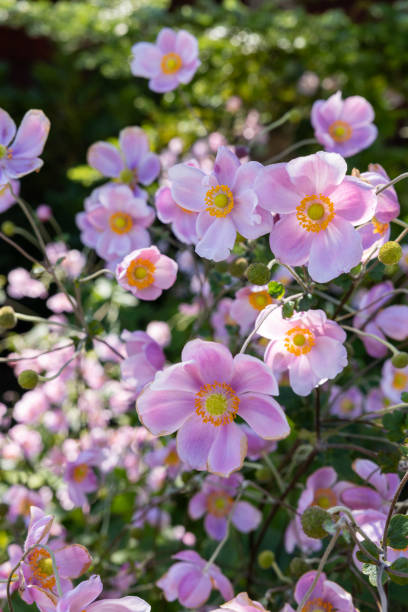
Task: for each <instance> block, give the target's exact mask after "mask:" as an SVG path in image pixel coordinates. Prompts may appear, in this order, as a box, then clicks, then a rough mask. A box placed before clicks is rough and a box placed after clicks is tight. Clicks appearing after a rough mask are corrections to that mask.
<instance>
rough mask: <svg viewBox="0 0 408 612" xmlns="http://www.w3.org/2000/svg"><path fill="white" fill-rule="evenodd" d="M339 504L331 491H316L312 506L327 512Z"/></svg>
mask: <svg viewBox="0 0 408 612" xmlns="http://www.w3.org/2000/svg"><path fill="white" fill-rule="evenodd" d="M336 504H337V497H336V495H335V493H333V491H332V490H331V489H316V491H315V494H314V497H313V501H312V506H319V507H320V508H324V509H325V510H327V509H328V508H332V507H333V506H335V505H336Z"/></svg>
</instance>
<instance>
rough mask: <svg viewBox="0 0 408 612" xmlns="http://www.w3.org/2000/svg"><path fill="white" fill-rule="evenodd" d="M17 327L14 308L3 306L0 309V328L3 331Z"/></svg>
mask: <svg viewBox="0 0 408 612" xmlns="http://www.w3.org/2000/svg"><path fill="white" fill-rule="evenodd" d="M16 325H17V317H16V313H15V312H14V308H12V307H11V306H3V307H2V308H0V327H2V328H3V329H13V327H15V326H16Z"/></svg>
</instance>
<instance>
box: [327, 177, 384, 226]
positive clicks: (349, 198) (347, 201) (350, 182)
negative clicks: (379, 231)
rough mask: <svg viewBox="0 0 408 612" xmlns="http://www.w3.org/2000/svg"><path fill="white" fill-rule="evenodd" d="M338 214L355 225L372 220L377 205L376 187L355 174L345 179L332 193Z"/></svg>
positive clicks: (332, 199) (331, 197)
mask: <svg viewBox="0 0 408 612" xmlns="http://www.w3.org/2000/svg"><path fill="white" fill-rule="evenodd" d="M330 199H331V201H332V202H333V204H334V210H335V211H336V214H339V215H341V216H342V217H343V218H344V219H346V220H347V221H350V222H351V223H352V224H353V225H358V224H360V223H366V222H367V221H371V219H372V218H373V216H374V213H375V209H376V206H377V197H376V195H375V189H374V188H373V187H371V185H368V184H367V183H365V182H364V181H361V180H359V179H358V178H355V177H354V176H346V177H345V179H344V181H343V182H342V183H341V184H340V185H339V186H338V187H337V188H336V189H335V190H334V191H332V193H331V194H330Z"/></svg>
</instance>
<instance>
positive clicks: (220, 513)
mask: <svg viewBox="0 0 408 612" xmlns="http://www.w3.org/2000/svg"><path fill="white" fill-rule="evenodd" d="M233 503H234V500H233V499H232V497H230V496H229V495H227V494H226V493H225V492H224V491H213V492H212V493H210V494H209V496H208V497H207V510H208V512H209V513H210V514H214V516H217V517H218V518H222V517H224V516H227V515H228V514H229V512H230V510H231V508H232V506H233Z"/></svg>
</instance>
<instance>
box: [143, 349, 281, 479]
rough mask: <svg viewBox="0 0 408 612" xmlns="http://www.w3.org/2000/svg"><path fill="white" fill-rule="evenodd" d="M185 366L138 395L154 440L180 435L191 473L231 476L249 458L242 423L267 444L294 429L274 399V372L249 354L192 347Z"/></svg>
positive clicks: (181, 452)
mask: <svg viewBox="0 0 408 612" xmlns="http://www.w3.org/2000/svg"><path fill="white" fill-rule="evenodd" d="M181 358H182V361H181V363H178V364H176V365H173V366H171V367H169V368H167V369H165V370H164V371H163V372H158V373H157V374H156V377H155V379H154V381H153V382H152V383H151V384H150V385H149V386H147V387H146V389H145V390H144V391H143V393H142V394H141V395H140V396H139V398H138V401H137V404H136V408H137V411H138V414H139V418H140V420H141V422H142V423H143V425H145V427H147V429H149V431H150V432H151V433H153V434H154V435H159V436H163V435H169V434H172V433H174V432H175V431H177V430H179V431H178V434H177V452H178V454H179V457H180V459H181V460H182V461H185V462H186V463H187V464H188V465H190V466H191V468H194V469H197V470H208V471H209V472H213V473H215V474H218V475H220V476H229V475H230V474H231V473H232V472H234V471H236V470H239V469H240V468H241V466H242V464H243V461H244V458H245V456H246V454H247V447H248V443H247V438H246V435H245V432H244V430H243V429H242V428H240V427H239V426H238V425H237V424H236V423H235V418H236V417H237V416H239V417H241V418H243V419H244V420H245V421H246V422H247V423H248V425H249V426H250V427H251V428H252V429H254V430H255V432H256V433H257V434H258V435H259V436H261V437H262V438H264V439H269V440H279V439H281V438H286V437H287V436H288V435H289V432H290V427H289V424H288V422H287V420H286V417H285V415H284V413H283V410H282V408H281V407H280V406H279V404H278V403H277V402H276V401H275V400H274V399H273V398H272V397H271V395H274V394H277V392H278V385H277V382H276V379H275V377H274V375H273V373H272V372H271V370H270V369H269V368H268V367H267V366H266V365H265V364H264V363H262V362H261V361H260V360H259V359H257V358H255V357H251V356H249V355H236V356H235V357H234V358H233V357H232V355H231V353H230V351H229V350H228V349H227V348H226V347H225V346H223V345H221V344H217V343H215V342H205V341H203V340H193V341H191V342H188V343H187V344H186V345H185V347H184V349H183V352H182V356H181Z"/></svg>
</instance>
